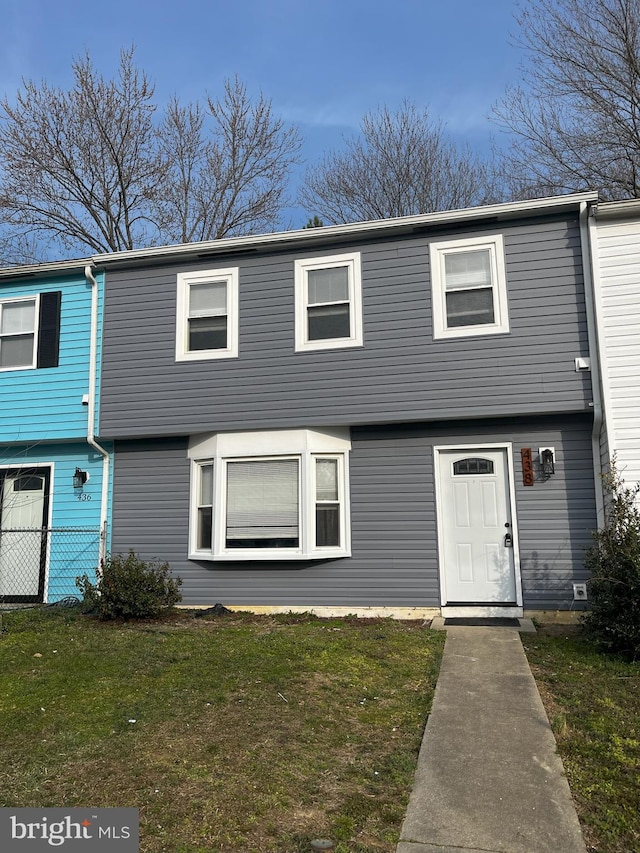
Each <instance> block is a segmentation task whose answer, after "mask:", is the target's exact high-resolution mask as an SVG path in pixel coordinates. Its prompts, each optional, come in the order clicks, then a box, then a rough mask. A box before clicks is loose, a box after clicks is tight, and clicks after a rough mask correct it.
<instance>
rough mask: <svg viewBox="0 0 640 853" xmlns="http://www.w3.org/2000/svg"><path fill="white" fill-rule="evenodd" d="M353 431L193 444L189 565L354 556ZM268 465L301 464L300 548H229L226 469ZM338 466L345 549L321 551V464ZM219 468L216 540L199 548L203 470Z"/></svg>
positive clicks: (242, 436) (200, 439) (201, 439)
mask: <svg viewBox="0 0 640 853" xmlns="http://www.w3.org/2000/svg"><path fill="white" fill-rule="evenodd" d="M350 449H351V440H350V438H349V431H348V430H344V429H338V430H330V431H325V430H322V431H316V430H282V431H274V432H256V433H220V434H217V435H216V434H214V435H205V436H195V437H194V438H192V440H191V441H190V443H189V458H190V460H191V496H190V522H189V559H190V560H207V561H217V562H252V563H258V562H269V561H279V562H284V561H292V560H329V559H335V558H338V557H350V556H351V523H350V514H351V513H350V495H349V451H350ZM263 459H298V460H299V461H300V467H299V475H300V481H299V488H300V491H299V500H300V504H299V515H298V518H299V525H300V526H299V545H298V547H297V548H273V549H270V548H247V549H238V548H233V549H230V548H226V547H225V529H226V466H227V464H228V463H229V462H235V461H247V460H263ZM316 459H337V460H338V463H339V464H338V489H339V491H338V497H339V499H340V540H341V541H340V545H339V546H321V547H317V546H316V545H315V536H316V483H315V460H316ZM211 464H212V465H213V535H212V540H213V541H212V547H211V550H205V549H199V548H198V547H197V542H198V538H197V533H198V528H197V523H198V500H199V485H200V467H201V466H203V465H211Z"/></svg>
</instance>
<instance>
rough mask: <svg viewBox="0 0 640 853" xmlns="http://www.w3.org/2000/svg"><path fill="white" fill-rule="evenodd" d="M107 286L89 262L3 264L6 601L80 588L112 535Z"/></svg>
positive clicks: (0, 555)
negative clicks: (105, 420) (104, 420)
mask: <svg viewBox="0 0 640 853" xmlns="http://www.w3.org/2000/svg"><path fill="white" fill-rule="evenodd" d="M103 290H104V280H103V276H102V275H99V274H97V275H96V276H94V275H93V273H92V270H91V266H90V262H88V261H87V262H85V261H73V262H65V263H59V264H42V265H37V266H23V267H12V268H5V269H1V270H0V603H2V602H6V603H21V602H22V603H25V602H54V601H57V600H60V599H62V598H64V597H66V596H69V595H77V594H78V590H77V588H76V586H75V578H76V577H77V576H78V575H81V574H83V573H85V572H87V573H89V574H92V573H94V572H95V570H96V568H97V566H98V564H99V560H100V557H101V555H103V554H104V552H105V549H106V547H107V544H108V543H107V537H108V532H109V528H108V519H109V512H110V494H109V489H110V465H111V453H110V447H109V445H102V444H101V443H99V442H98V441H97V440H96V439H95V435H94V432H95V427H94V425H95V419H96V415H97V412H98V406H99V388H100V358H101V334H102V310H103Z"/></svg>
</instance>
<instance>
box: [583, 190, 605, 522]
mask: <svg viewBox="0 0 640 853" xmlns="http://www.w3.org/2000/svg"><path fill="white" fill-rule="evenodd" d="M591 210H592V208H591V207H590V206H589V204H588V203H587V202H585V201H582V202H580V246H581V250H582V270H583V278H584V299H585V308H586V314H587V337H588V340H589V358H590V361H591V387H592V392H593V429H592V431H591V454H592V456H593V477H594V484H595V490H596V517H597V523H598V529H599V530H600V529H602V527H603V526H604V521H605V519H604V495H603V492H602V464H601V454H600V434H601V431H602V425H603V423H604V412H603V409H602V396H601V385H600V376H601V373H600V368H601V363H600V347H601V339H602V335H601V333H600V332H601V329H600V324H599V314H600V312H599V308H598V292H597V291H596V283H597V281H599V265H598V257H597V254H596V246H595V242H594V239H592V238H593V236H594V235H593V227H592V226H591V225H590V222H589V214H590V212H591Z"/></svg>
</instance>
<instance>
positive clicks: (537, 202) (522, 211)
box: [92, 191, 598, 267]
mask: <svg viewBox="0 0 640 853" xmlns="http://www.w3.org/2000/svg"><path fill="white" fill-rule="evenodd" d="M597 201H598V193H597V192H595V191H593V192H583V193H573V194H571V195H564V196H549V197H546V198H539V199H527V200H525V201H515V202H503V203H500V204H489V205H482V206H479V207H465V208H460V209H458V210H446V211H436V212H434V213H422V214H419V215H417V216H400V217H396V218H393V219H374V220H370V221H367V222H350V223H347V224H344V225H324V226H322V227H319V228H301V229H298V230H295V231H277V232H273V233H270V234H258V235H250V236H245V237H228V238H223V239H220V240H207V241H203V242H200V243H181V244H178V245H173V246H157V247H155V248H149V249H133V250H129V251H124V252H112V253H107V254H103V255H94V256H93V258H92V260H93V262H94V264H95V265H96V266H99V267H108V266H109V265H110V264H118V263H122V262H126V261H128V262H136V261H147V260H154V259H161V258H181V257H192V256H196V255H201V254H211V255H213V254H223V253H228V252H233V251H238V250H242V249H249V248H256V249H258V248H268V247H271V246H273V247H275V246H287V245H289V244H296V243H299V242H308V243H314V242H324V241H328V240H331V239H335V238H341V237H348V236H352V235H353V236H359V235H368V234H377V233H384V232H393V231H394V230H395V231H407V230H412V229H415V228H418V227H428V226H430V225H440V224H447V223H452V224H453V223H458V222H465V221H468V222H473V221H474V220H482V219H490V218H501V219H505V218H508V217H511V216H524V215H527V214H535V213H539V212H543V211H546V210H552V209H557V210H563V209H564V210H570V209H573V208H576V207H579V206H580V204H582V203H583V202H586V203H595V202H597Z"/></svg>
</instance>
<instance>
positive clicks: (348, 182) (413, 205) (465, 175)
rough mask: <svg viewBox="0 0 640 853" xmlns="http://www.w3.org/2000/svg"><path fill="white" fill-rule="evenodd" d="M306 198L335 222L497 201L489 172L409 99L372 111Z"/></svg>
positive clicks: (318, 172) (315, 170)
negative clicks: (359, 131) (396, 108)
mask: <svg viewBox="0 0 640 853" xmlns="http://www.w3.org/2000/svg"><path fill="white" fill-rule="evenodd" d="M300 198H301V201H302V203H303V204H304V205H305V206H306V207H307V208H308V209H309V210H312V211H314V212H315V213H316V214H319V215H320V217H321V218H322V219H323V221H326V222H329V223H340V222H353V221H358V220H366V219H385V218H388V217H394V216H409V215H412V214H418V213H429V212H431V211H434V210H448V209H453V208H459V207H469V206H471V205H474V204H482V203H485V202H488V201H493V200H495V198H494V186H493V183H492V180H491V173H490V170H489V168H488V166H487V164H486V163H485V162H483V161H482V160H481V158H479V157H478V156H476V155H475V154H473V153H472V152H471V151H470V150H469V149H468V148H466V147H463V148H459V147H457V146H456V145H455V144H454V142H453V141H451V140H450V139H449V138H447V136H446V135H445V132H444V127H443V125H442V123H441V122H437V121H433V120H432V119H431V117H430V115H429V112H428V110H426V109H423V110H418V109H417V108H416V106H415V105H413V104H411V103H409V102H404V103H403V104H402V106H401V107H400V109H398V110H397V111H396V112H392V111H391V110H389V109H388V108H387V107H383V108H381V109H380V110H378V111H377V112H373V113H368V114H367V115H365V116H364V118H363V120H362V123H361V134H360V135H359V136H356V137H354V138H352V139H349V140H347V142H346V150H345V151H337V152H333V153H330V154H328V155H327V156H326V157H325V158H324V160H323V161H322V162H321V163H320V164H319V165H317V166H315V167H312V168H311V169H310V170H309V171H308V172H307V175H306V177H305V181H304V184H303V187H302V189H301V192H300Z"/></svg>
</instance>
